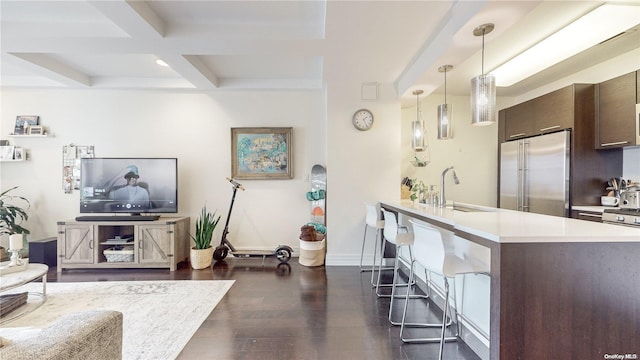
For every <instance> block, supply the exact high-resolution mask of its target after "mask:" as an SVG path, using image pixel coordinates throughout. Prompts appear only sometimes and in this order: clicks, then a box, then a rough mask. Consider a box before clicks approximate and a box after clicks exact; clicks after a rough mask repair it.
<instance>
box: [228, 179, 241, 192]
mask: <svg viewBox="0 0 640 360" xmlns="http://www.w3.org/2000/svg"><path fill="white" fill-rule="evenodd" d="M227 181H228V182H230V183H231V185H233V186H235V187H237V188H238V189H240V190H242V191H244V186H242V184H240V183H239V182H237V181H235V180H233V179H232V178H227Z"/></svg>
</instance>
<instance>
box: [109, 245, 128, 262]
mask: <svg viewBox="0 0 640 360" xmlns="http://www.w3.org/2000/svg"><path fill="white" fill-rule="evenodd" d="M102 253H103V254H104V257H105V258H106V259H107V262H133V259H134V251H133V246H114V247H112V248H108V249H104V250H103V251H102Z"/></svg>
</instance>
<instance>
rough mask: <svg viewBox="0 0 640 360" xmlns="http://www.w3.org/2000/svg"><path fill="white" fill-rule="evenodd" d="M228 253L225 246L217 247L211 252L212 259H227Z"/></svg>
mask: <svg viewBox="0 0 640 360" xmlns="http://www.w3.org/2000/svg"><path fill="white" fill-rule="evenodd" d="M228 253H229V249H227V247H226V246H218V247H217V248H216V249H215V250H214V251H213V259H214V260H215V261H220V260H223V259H224V258H226V257H227V254H228Z"/></svg>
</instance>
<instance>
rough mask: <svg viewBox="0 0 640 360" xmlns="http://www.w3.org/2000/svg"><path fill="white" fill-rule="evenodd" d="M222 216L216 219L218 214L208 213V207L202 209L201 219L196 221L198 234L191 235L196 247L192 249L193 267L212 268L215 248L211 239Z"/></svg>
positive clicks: (191, 259)
mask: <svg viewBox="0 0 640 360" xmlns="http://www.w3.org/2000/svg"><path fill="white" fill-rule="evenodd" d="M219 221H220V215H218V217H217V218H216V213H215V212H213V213H211V212H209V211H207V206H206V205H205V206H203V207H202V211H201V213H200V217H199V218H198V219H197V220H196V234H195V236H193V235H191V238H192V239H193V242H194V243H195V246H193V247H192V248H191V254H190V262H191V267H192V268H194V269H196V270H198V269H204V268H206V267H209V266H211V263H212V262H213V250H214V249H213V246H211V238H212V236H213V231H214V230H215V229H216V226H217V225H218V222H219Z"/></svg>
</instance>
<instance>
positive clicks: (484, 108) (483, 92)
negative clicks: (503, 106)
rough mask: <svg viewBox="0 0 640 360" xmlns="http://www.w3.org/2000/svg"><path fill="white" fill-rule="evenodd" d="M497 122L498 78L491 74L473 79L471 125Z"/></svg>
mask: <svg viewBox="0 0 640 360" xmlns="http://www.w3.org/2000/svg"><path fill="white" fill-rule="evenodd" d="M495 121H496V78H495V77H494V76H493V75H491V74H486V75H479V76H476V77H474V78H473V79H471V125H476V126H483V125H491V124H493V123H494V122H495Z"/></svg>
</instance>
